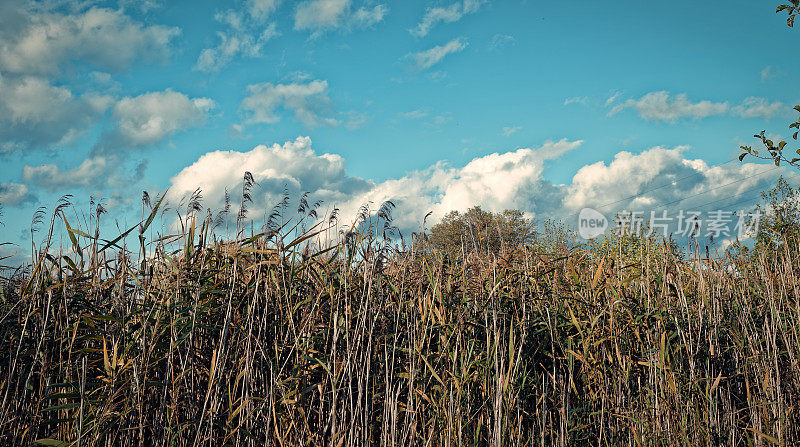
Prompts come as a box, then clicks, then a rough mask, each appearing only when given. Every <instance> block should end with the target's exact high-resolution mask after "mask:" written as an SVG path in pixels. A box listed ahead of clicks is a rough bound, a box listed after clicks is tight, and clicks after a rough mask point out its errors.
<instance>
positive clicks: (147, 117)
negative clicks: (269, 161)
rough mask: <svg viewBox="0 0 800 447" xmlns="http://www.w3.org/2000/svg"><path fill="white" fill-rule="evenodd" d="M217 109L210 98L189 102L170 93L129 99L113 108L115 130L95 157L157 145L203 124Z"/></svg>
mask: <svg viewBox="0 0 800 447" xmlns="http://www.w3.org/2000/svg"><path fill="white" fill-rule="evenodd" d="M214 107H215V104H214V101H212V100H211V99H208V98H189V97H188V96H186V95H185V94H183V93H179V92H175V91H173V90H170V89H167V90H164V91H161V92H149V93H144V94H142V95H139V96H134V97H126V98H122V99H121V100H119V102H117V103H116V105H115V106H114V113H113V121H114V123H115V124H116V127H115V128H114V129H112V130H110V131H108V132H106V133H105V134H104V135H103V136H102V137H101V139H100V141H99V142H98V144H97V145H96V146H95V148H94V151H95V153H108V152H110V151H115V150H118V149H121V148H131V147H139V146H151V145H155V144H157V143H159V142H161V141H163V140H164V139H166V138H168V137H170V136H171V135H173V134H175V133H176V132H178V131H181V130H183V129H186V128H188V127H191V126H193V125H196V124H198V123H200V122H202V121H203V120H204V119H205V117H206V114H207V113H208V111H210V110H211V109H213V108H214Z"/></svg>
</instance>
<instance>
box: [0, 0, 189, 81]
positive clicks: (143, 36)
mask: <svg viewBox="0 0 800 447" xmlns="http://www.w3.org/2000/svg"><path fill="white" fill-rule="evenodd" d="M4 12H6V13H8V12H9V11H4ZM15 14H16V19H17V20H16V23H14V24H13V26H3V27H2V29H0V70H3V71H5V72H8V73H18V74H46V73H56V72H59V71H61V70H62V68H63V67H64V66H67V65H69V64H70V63H72V62H75V61H85V62H88V63H90V64H92V65H95V66H97V67H100V68H104V69H111V70H120V69H123V68H126V67H128V66H130V65H131V64H132V63H133V62H134V61H135V60H137V59H139V58H145V59H150V60H153V59H156V60H158V59H163V58H165V57H166V56H167V55H168V54H169V52H170V42H171V41H172V39H173V38H174V37H175V36H177V35H178V34H179V33H180V30H179V29H178V28H174V27H166V26H161V25H145V24H143V23H141V22H138V21H136V20H134V19H133V18H131V17H130V16H128V15H126V14H125V13H124V12H123V11H122V10H111V9H106V8H96V7H93V8H90V9H88V10H84V11H81V12H77V13H74V14H63V13H58V12H40V13H35V14H34V13H29V12H27V11H25V10H21V9H20V10H17V11H16V12H15Z"/></svg>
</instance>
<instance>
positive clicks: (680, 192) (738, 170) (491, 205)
mask: <svg viewBox="0 0 800 447" xmlns="http://www.w3.org/2000/svg"><path fill="white" fill-rule="evenodd" d="M581 144H582V142H581V141H569V140H566V139H565V140H560V141H557V142H552V141H548V142H545V143H544V144H542V145H541V146H539V147H536V148H522V149H517V150H515V151H511V152H505V153H494V154H489V155H486V156H483V157H478V158H475V159H473V160H472V161H470V162H469V163H467V164H466V165H464V166H461V167H453V166H450V165H448V164H447V163H444V162H439V163H436V164H434V165H433V166H430V167H428V168H426V169H423V170H420V171H414V172H411V173H408V174H406V175H405V176H403V177H400V178H395V179H389V180H385V181H375V180H370V179H361V178H358V177H353V176H350V175H348V173H347V171H346V169H345V164H344V160H343V159H342V158H341V157H340V156H338V155H335V154H330V153H325V154H319V153H317V152H316V151H314V150H313V149H312V147H311V140H310V139H309V138H298V139H297V140H295V141H289V142H286V143H285V144H283V145H279V144H275V145H272V146H258V147H256V148H254V149H252V150H250V151H247V152H237V151H215V152H209V153H207V154H205V155H203V156H202V157H200V158H199V159H198V160H197V161H196V162H195V163H194V164H192V165H191V166H189V167H187V168H185V169H183V170H182V171H181V172H179V173H178V174H177V175H175V176H174V177H173V178H172V179H171V184H172V186H171V188H170V201H171V202H173V203H176V202H178V201H180V199H181V198H182V197H185V196H187V195H189V194H191V193H192V192H193V191H194V190H195V189H196V188H198V187H199V188H201V190H202V193H203V196H204V197H205V203H204V204H203V205H204V207H209V208H211V209H220V208H222V206H223V203H224V194H225V191H226V189H227V191H230V193H231V197H232V202H234V203H233V204H232V205H233V211H232V212H233V213H235V212H236V208H237V207H236V202H238V199H236V197H237V195H238V194H241V183H242V177H243V174H244V172H245V171H246V170H247V171H250V172H252V174H253V177H254V178H255V180H256V181H257V182H258V185H257V186H256V187H255V189H254V190H253V197H254V203H253V205H252V207H251V208H250V211H251V214H250V217H252V218H254V219H256V220H257V221H260V220H262V219H263V216H264V213H265V211H266V210H269V209H271V207H272V206H273V205H275V204H276V203H277V202H278V201H279V200H280V197H281V195H282V193H283V191H284V188H286V190H287V191H288V192H289V195H290V197H291V198H292V199H295V200H296V199H297V198H298V197H299V196H300V194H302V192H304V191H308V192H310V193H311V195H310V199H311V200H312V201H316V200H324V203H325V205H324V206H323V208H322V210H323V211H326V210H327V211H330V210H331V209H333V207H334V206H335V207H337V208H339V209H340V211H341V212H340V216H341V222H342V223H343V224H349V223H350V222H351V221H352V220H353V219H354V218H355V215H356V212H357V210H358V208H359V207H360V206H361V205H363V204H366V203H371V204H372V208H373V209H375V208H376V207H377V206H378V205H380V203H382V202H383V201H385V200H392V201H393V202H394V203H395V204H396V205H397V210H396V212H395V213H394V215H395V218H396V220H395V224H396V225H398V226H399V227H400V228H401V229H402V230H404V231H409V230H410V231H416V230H417V229H418V228H419V225H420V222H421V220H422V218H423V217H424V215H425V214H426V213H427V212H428V211H431V212H432V213H433V217H432V220H431V222H435V221H436V220H437V219H439V218H441V217H442V216H443V215H445V214H446V213H447V212H448V211H450V210H466V209H468V208H469V207H471V206H475V205H479V206H481V207H483V208H484V209H487V210H491V211H502V210H503V209H509V208H516V209H520V210H523V211H524V212H526V213H527V214H528V215H529V216H532V217H537V216H538V217H539V218H550V217H556V218H564V219H571V218H573V217H574V215H573V214H572V213H574V212H576V211H578V210H580V209H581V208H582V207H586V206H589V207H597V208H600V210H601V211H603V212H604V213H607V215H609V216H611V215H612V213H613V212H616V211H620V210H623V209H629V210H647V209H651V208H654V207H660V208H659V209H662V208H667V209H670V210H674V209H676V208H682V209H692V207H701V206H704V205H708V204H709V203H713V205H714V206H717V207H722V206H726V205H734V204H737V202H741V201H742V198H744V199H745V200H750V201H749V202H748V203H752V202H754V201H755V200H754V198H753V197H752V196H753V195H754V194H755V195H757V192H758V191H760V190H763V189H766V188H768V187H769V185H770V184H771V183H772V182H774V179H775V177H777V176H778V175H779V174H780V173H783V174H784V175H786V174H787V171H785V170H784V169H783V168H775V167H770V166H766V165H759V164H748V163H746V164H739V163H727V164H723V165H716V166H711V165H708V164H707V163H706V162H705V161H703V160H700V159H694V160H693V159H687V158H686V157H685V154H686V152H687V151H688V148H686V147H676V148H662V147H655V148H651V149H648V150H645V151H643V152H641V153H639V154H633V153H630V152H620V153H618V154H616V156H615V157H614V159H613V161H611V162H610V163H609V164H607V165H606V164H605V163H603V162H598V163H595V164H591V165H587V166H584V167H582V168H581V169H580V170H578V171H577V173H576V174H575V175H574V177H573V179H572V181H571V182H570V183H569V184H566V185H554V184H551V183H550V182H549V181H547V180H546V179H545V178H544V172H545V168H546V163H547V161H548V160H552V159H557V158H559V157H561V156H562V155H563V154H565V153H567V152H569V151H572V150H574V149H576V148H577V147H579V146H581ZM789 175H791V174H789ZM683 199H686V200H683ZM614 201H616V202H614ZM609 204H610V205H609ZM600 205H606V206H605V207H601V206H600ZM738 205H739V206H740V207H744V206H746V204H741V203H739V204H738ZM700 209H701V210H702V208H700ZM715 209H716V208H715ZM290 214H291V213H290Z"/></svg>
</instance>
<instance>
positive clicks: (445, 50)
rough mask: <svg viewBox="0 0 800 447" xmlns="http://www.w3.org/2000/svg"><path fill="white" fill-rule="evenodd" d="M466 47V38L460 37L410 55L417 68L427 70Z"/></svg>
mask: <svg viewBox="0 0 800 447" xmlns="http://www.w3.org/2000/svg"><path fill="white" fill-rule="evenodd" d="M466 47H467V41H466V39H464V38H458V39H453V40H451V41H450V42H447V43H446V44H444V45H437V46H435V47H433V48H431V49H429V50H425V51H420V52H419V53H412V54H409V55H408V57H410V58H411V59H412V60H413V61H414V65H415V66H416V68H417V69H419V70H425V69H428V68H431V67H432V66H434V65H436V64H438V63H439V62H441V61H442V59H444V58H445V56H447V55H448V54H452V53H458V52H459V51H462V50H463V49H464V48H466Z"/></svg>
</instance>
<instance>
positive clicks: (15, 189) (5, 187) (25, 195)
mask: <svg viewBox="0 0 800 447" xmlns="http://www.w3.org/2000/svg"><path fill="white" fill-rule="evenodd" d="M33 200H34V197H33V196H32V195H31V194H30V192H29V191H28V186H27V185H23V184H21V183H10V182H3V183H0V205H5V206H17V205H20V204H22V203H25V202H30V201H33Z"/></svg>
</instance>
